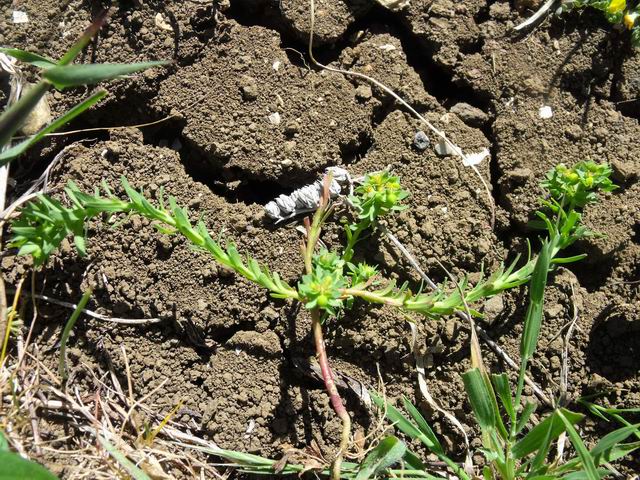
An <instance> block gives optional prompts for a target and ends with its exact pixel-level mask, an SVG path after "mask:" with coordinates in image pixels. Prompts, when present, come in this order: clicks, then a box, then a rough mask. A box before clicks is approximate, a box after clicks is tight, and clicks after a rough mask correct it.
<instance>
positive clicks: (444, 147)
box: [435, 140, 453, 157]
mask: <svg viewBox="0 0 640 480" xmlns="http://www.w3.org/2000/svg"><path fill="white" fill-rule="evenodd" d="M435 150H436V154H438V156H440V157H448V156H450V155H453V149H452V148H451V147H450V146H449V144H448V143H447V142H445V141H444V140H440V141H439V142H438V144H437V145H436V148H435Z"/></svg>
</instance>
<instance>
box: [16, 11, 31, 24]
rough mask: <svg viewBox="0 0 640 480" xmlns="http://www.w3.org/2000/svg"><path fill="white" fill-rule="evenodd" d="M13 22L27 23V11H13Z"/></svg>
mask: <svg viewBox="0 0 640 480" xmlns="http://www.w3.org/2000/svg"><path fill="white" fill-rule="evenodd" d="M13 23H29V15H27V12H21V11H20V10H14V11H13Z"/></svg>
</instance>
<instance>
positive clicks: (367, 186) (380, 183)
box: [350, 170, 409, 222]
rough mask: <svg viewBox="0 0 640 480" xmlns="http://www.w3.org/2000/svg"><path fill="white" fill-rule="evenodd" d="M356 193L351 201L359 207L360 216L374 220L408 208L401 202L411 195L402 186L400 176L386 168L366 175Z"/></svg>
mask: <svg viewBox="0 0 640 480" xmlns="http://www.w3.org/2000/svg"><path fill="white" fill-rule="evenodd" d="M355 193H356V195H355V196H352V197H351V198H350V201H351V202H352V203H353V204H354V205H355V206H356V208H357V209H358V211H359V214H358V216H359V218H360V219H363V220H364V219H368V220H369V221H372V222H373V221H374V220H375V219H376V218H377V217H379V216H380V215H384V214H386V213H389V212H393V211H395V212H398V211H401V210H404V209H405V208H407V207H406V205H401V204H400V202H402V200H404V199H405V198H407V197H408V196H409V192H407V191H406V190H403V189H402V187H401V186H400V177H396V176H393V175H391V174H390V173H389V172H388V171H386V170H384V171H382V172H376V173H372V174H370V175H366V176H365V177H364V182H363V183H362V185H359V186H358V187H357V188H356V190H355Z"/></svg>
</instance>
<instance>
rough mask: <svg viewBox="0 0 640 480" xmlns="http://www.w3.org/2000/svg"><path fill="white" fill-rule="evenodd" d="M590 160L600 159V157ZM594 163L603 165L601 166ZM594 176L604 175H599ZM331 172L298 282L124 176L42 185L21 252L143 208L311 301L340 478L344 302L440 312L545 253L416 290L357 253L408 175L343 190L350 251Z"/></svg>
mask: <svg viewBox="0 0 640 480" xmlns="http://www.w3.org/2000/svg"><path fill="white" fill-rule="evenodd" d="M585 165H588V166H589V168H592V167H593V165H595V164H592V163H589V164H585ZM593 168H596V170H597V168H600V167H597V166H595V167H593ZM602 168H604V167H602ZM588 175H592V174H587V173H585V176H584V179H583V178H582V177H580V178H579V179H578V180H580V181H582V180H584V182H586V183H588V182H591V181H592V180H588V178H591V177H590V176H588ZM592 176H593V175H592ZM562 178H564V177H562ZM594 178H599V177H597V175H596V176H595V177H594ZM569 180H570V179H569ZM558 181H560V180H559V179H558V178H556V177H553V178H550V179H549V182H556V183H557V182H558ZM331 182H332V179H331V178H330V176H327V177H325V181H324V189H323V194H322V195H321V198H320V201H319V205H318V208H317V210H316V212H315V214H314V216H313V219H312V220H310V219H309V218H305V226H306V241H305V242H304V245H303V257H304V267H305V274H304V275H303V276H302V278H301V280H300V282H299V283H298V285H297V287H293V286H291V285H289V284H288V283H286V282H285V281H283V280H282V279H281V277H280V276H279V275H278V274H277V273H275V272H271V271H270V270H269V269H268V268H267V267H265V266H263V265H260V264H259V263H258V261H256V260H255V259H253V258H251V257H250V256H247V257H246V258H243V257H242V256H241V255H240V254H239V253H238V251H237V250H236V248H235V246H234V245H232V244H230V245H228V246H227V247H226V248H223V247H222V246H221V245H220V244H219V243H218V242H216V241H215V240H213V239H212V237H211V235H210V234H209V231H208V230H207V227H206V225H205V224H204V222H203V221H202V220H200V221H199V222H198V223H197V224H196V225H195V226H194V225H192V223H191V222H190V220H189V215H188V212H187V210H186V209H184V208H182V207H180V206H178V204H177V202H176V201H175V199H174V198H173V197H170V198H169V204H168V207H167V206H166V205H165V201H164V198H163V196H162V193H160V195H159V197H158V202H157V203H158V206H155V205H154V204H152V203H151V202H149V201H148V200H147V199H146V198H145V197H144V196H143V194H142V193H140V192H138V191H136V190H134V189H133V188H132V187H131V186H130V185H129V183H128V182H127V180H126V179H125V178H122V186H123V188H124V192H125V193H126V195H127V197H128V198H127V199H126V200H123V199H120V198H119V197H117V196H116V195H114V194H113V193H112V192H111V191H110V190H109V188H108V187H107V186H106V184H104V185H103V192H102V193H101V192H99V191H97V192H96V193H95V194H93V195H90V194H87V193H83V192H81V191H80V190H79V189H78V187H77V186H76V185H75V184H73V183H71V182H70V183H69V185H68V186H67V188H66V189H65V191H66V194H67V196H68V199H69V201H70V206H68V207H67V206H65V205H63V204H62V202H60V201H59V200H56V199H53V198H51V197H48V196H45V195H40V196H39V197H38V198H37V200H35V201H34V202H31V203H30V204H28V205H27V206H25V207H24V208H23V209H22V211H21V215H20V217H19V218H18V219H17V220H15V221H14V222H13V223H12V230H13V234H14V237H13V242H12V244H13V245H14V246H15V247H18V248H19V249H20V250H19V253H20V254H28V255H31V256H32V257H33V260H34V263H35V265H36V266H40V265H42V264H44V263H45V262H46V260H47V259H48V257H49V256H50V255H51V253H52V252H53V251H54V250H55V249H56V248H57V247H58V245H59V244H60V242H61V241H62V240H63V239H64V238H65V237H67V236H69V235H71V236H73V237H74V241H75V245H76V247H77V249H78V252H79V253H80V254H81V255H84V254H85V250H86V245H85V244H86V241H85V231H86V230H85V224H86V222H87V221H88V220H89V219H91V218H95V217H98V216H100V215H102V214H109V215H112V214H119V213H127V214H138V215H141V216H143V217H146V218H148V219H150V220H152V221H153V222H154V223H153V224H154V226H155V227H156V228H157V229H158V230H159V231H160V232H162V233H165V234H169V235H172V234H177V233H179V234H181V235H183V236H184V237H185V238H187V239H188V240H189V241H190V242H191V243H192V244H193V245H194V246H196V247H198V248H200V249H202V250H205V251H207V252H209V253H210V254H211V255H212V257H213V258H214V260H215V261H217V262H218V263H219V264H221V265H223V266H225V267H227V268H230V269H232V270H234V271H235V272H236V273H238V274H239V275H241V276H243V277H245V278H246V279H248V280H250V281H252V282H254V283H257V284H258V285H260V286H262V287H264V288H266V289H267V290H269V292H270V293H271V295H272V296H273V297H276V298H280V299H290V300H293V301H300V302H302V303H303V304H304V306H305V307H306V308H307V309H308V310H309V311H310V314H311V318H312V330H313V336H314V343H315V348H316V353H317V356H318V360H319V364H320V367H321V372H322V376H323V380H324V383H325V387H326V389H327V392H328V393H329V396H330V397H331V403H332V405H333V407H334V409H335V411H336V413H337V415H338V416H339V418H340V419H341V421H342V424H343V431H342V436H341V442H340V449H339V451H338V453H337V455H336V460H335V462H334V465H333V475H332V476H333V477H334V478H337V477H338V476H339V474H340V464H341V460H342V455H343V454H344V453H345V451H346V448H347V446H348V442H349V435H350V425H351V422H350V418H349V414H348V412H347V410H346V408H345V407H344V404H343V401H342V399H341V397H340V394H339V393H338V390H337V388H336V386H335V383H334V379H333V373H332V371H331V368H330V366H329V361H328V359H327V354H326V350H325V345H324V340H323V324H324V321H325V320H326V319H327V318H328V317H330V316H333V315H335V314H336V313H338V311H340V310H342V309H347V308H350V306H351V305H352V304H353V303H354V301H355V300H357V299H361V300H364V301H366V302H369V303H378V304H384V305H388V306H391V307H395V308H399V309H401V310H404V311H406V312H416V313H419V314H421V315H423V316H424V317H426V318H429V319H437V318H439V317H441V316H443V315H449V314H452V313H455V312H456V311H465V309H466V305H469V304H472V303H473V302H477V301H478V300H481V299H483V298H486V297H490V296H492V295H496V294H497V293H500V292H501V291H504V290H506V289H508V288H512V287H516V286H518V285H522V284H523V283H526V282H527V281H528V280H529V279H530V277H531V274H532V273H533V272H534V267H535V265H536V262H537V261H539V260H536V259H535V258H533V259H529V261H528V262H527V263H526V264H525V265H524V266H522V267H520V268H519V269H517V270H516V268H515V267H516V262H517V259H516V261H515V262H513V263H512V264H511V265H510V266H509V267H508V268H504V267H503V266H502V267H500V268H499V269H498V270H497V271H496V272H494V273H493V274H491V275H490V276H488V277H487V278H485V279H484V280H482V281H480V282H478V283H477V284H476V285H475V286H473V287H472V288H469V286H468V282H467V280H466V279H463V280H462V281H461V283H460V284H459V285H458V286H457V287H456V288H455V289H447V287H446V285H441V286H437V288H436V289H435V290H434V291H433V292H430V293H424V292H419V293H416V294H414V293H412V292H411V290H410V289H409V288H408V284H406V283H405V284H404V285H402V286H400V287H396V285H395V283H394V282H393V281H391V280H387V279H385V278H383V277H382V276H381V275H380V274H379V273H378V269H377V268H376V267H375V266H371V265H368V264H366V263H356V262H353V256H354V249H355V247H356V246H357V243H358V241H359V240H360V239H361V238H362V235H363V233H365V232H367V231H370V230H371V229H372V228H375V227H376V224H377V222H378V220H379V219H380V217H382V216H384V215H389V214H393V213H394V212H397V211H400V210H402V209H404V208H407V207H406V205H404V204H403V201H404V200H405V199H406V198H407V197H408V195H409V194H408V192H406V191H405V190H403V189H402V188H401V185H400V180H399V178H398V177H396V176H394V175H392V174H391V173H389V172H387V171H383V172H376V173H372V174H370V175H367V176H365V177H364V180H363V181H362V182H361V184H360V185H358V186H357V188H356V189H355V191H354V194H353V195H351V196H349V197H348V198H342V200H343V202H342V203H344V204H345V205H347V206H349V208H351V209H352V211H353V214H352V220H350V221H347V223H346V225H345V238H346V245H345V247H344V248H343V249H342V250H341V251H331V252H329V251H327V250H325V249H318V247H317V245H318V243H319V240H320V237H321V232H322V227H323V225H324V224H325V222H326V221H327V220H328V219H329V218H330V216H331V213H332V210H333V207H334V205H335V202H332V201H331V200H330V196H329V187H330V185H331ZM586 183H585V185H586ZM550 185H551V183H550ZM554 185H555V184H554ZM550 188H552V187H550ZM580 188H581V187H576V194H575V195H574V196H573V197H572V198H574V199H575V202H577V201H579V199H580V198H581V195H582V194H583V193H582V190H581V189H580ZM575 202H574V203H575ZM548 206H549V207H550V208H551V209H552V210H553V209H556V210H553V211H554V212H555V213H556V215H557V217H558V218H563V219H564V220H563V221H562V226H560V224H559V223H558V225H554V224H553V223H551V222H550V221H549V220H548V219H547V218H546V217H543V219H545V225H546V227H547V228H548V229H549V232H550V234H551V232H553V235H552V237H553V238H555V239H554V240H553V242H552V245H551V246H550V247H548V248H546V250H545V248H544V247H543V252H545V254H544V258H545V259H546V260H545V261H548V262H550V263H559V262H562V261H565V262H566V261H569V260H573V259H560V258H557V255H558V253H559V251H560V250H562V249H563V248H565V247H566V246H568V245H569V244H571V243H572V242H573V241H575V239H577V238H579V237H580V236H584V235H586V234H587V232H586V230H582V228H583V227H580V226H579V219H580V217H579V214H578V213H576V212H575V210H573V209H572V208H570V209H569V210H568V211H567V210H565V205H564V204H562V203H558V202H557V201H555V200H554V199H553V198H552V199H550V200H549V201H548ZM565 213H566V214H565ZM565 217H566V218H565Z"/></svg>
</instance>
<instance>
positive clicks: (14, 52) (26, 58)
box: [0, 48, 57, 68]
mask: <svg viewBox="0 0 640 480" xmlns="http://www.w3.org/2000/svg"><path fill="white" fill-rule="evenodd" d="M0 52H2V53H6V54H7V55H11V56H12V57H13V58H17V59H18V60H20V61H21V62H24V63H28V64H30V65H33V66H35V67H38V68H51V67H54V66H56V65H57V63H56V61H55V60H51V59H50V58H47V57H43V56H42V55H38V54H37V53H31V52H27V51H25V50H20V49H19V48H0Z"/></svg>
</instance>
